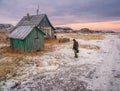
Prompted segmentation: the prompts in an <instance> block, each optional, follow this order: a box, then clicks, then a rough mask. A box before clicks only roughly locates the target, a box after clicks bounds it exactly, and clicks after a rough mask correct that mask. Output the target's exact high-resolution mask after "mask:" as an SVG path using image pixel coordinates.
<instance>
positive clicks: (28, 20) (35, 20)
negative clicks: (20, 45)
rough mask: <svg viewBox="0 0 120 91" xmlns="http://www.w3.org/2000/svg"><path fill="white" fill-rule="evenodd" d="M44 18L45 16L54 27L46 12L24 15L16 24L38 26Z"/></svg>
mask: <svg viewBox="0 0 120 91" xmlns="http://www.w3.org/2000/svg"><path fill="white" fill-rule="evenodd" d="M44 18H47V20H48V22H49V24H50V26H51V27H52V28H53V29H54V27H53V26H52V24H51V23H50V21H49V19H48V17H47V15H46V14H40V15H29V17H28V16H24V17H23V18H22V19H21V20H20V22H19V23H18V24H17V25H16V26H38V25H39V24H40V23H41V21H42V20H43V19H44Z"/></svg>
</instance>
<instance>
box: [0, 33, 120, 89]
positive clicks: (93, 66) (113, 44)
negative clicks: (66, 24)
mask: <svg viewBox="0 0 120 91" xmlns="http://www.w3.org/2000/svg"><path fill="white" fill-rule="evenodd" d="M63 36H64V35H63ZM71 40H72V38H71ZM77 41H78V42H79V44H80V45H81V44H89V45H97V46H99V47H100V49H99V50H96V49H92V50H89V49H84V48H79V50H80V52H79V54H78V55H79V57H78V58H74V52H73V50H72V41H71V42H70V43H66V44H63V45H61V46H58V48H57V49H56V50H55V51H53V52H47V53H44V55H43V56H40V57H39V56H35V57H30V56H27V57H26V60H30V59H32V60H37V61H39V62H41V64H40V65H42V66H36V65H26V67H25V68H24V70H22V71H23V72H26V73H27V74H26V75H23V77H22V76H21V78H19V80H18V78H17V79H15V78H13V79H10V80H7V81H6V82H4V81H3V82H1V83H0V86H1V87H0V88H1V90H2V89H4V90H5V91H120V38H118V37H117V36H116V35H110V34H108V35H106V38H105V39H104V40H82V39H77ZM21 73H22V72H21ZM30 74H32V75H31V76H30ZM23 78H24V79H23ZM1 90H0V91H1Z"/></svg>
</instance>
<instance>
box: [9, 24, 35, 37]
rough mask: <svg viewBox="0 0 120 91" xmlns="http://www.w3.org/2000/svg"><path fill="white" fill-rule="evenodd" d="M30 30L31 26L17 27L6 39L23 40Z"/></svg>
mask: <svg viewBox="0 0 120 91" xmlns="http://www.w3.org/2000/svg"><path fill="white" fill-rule="evenodd" d="M32 29H33V27H32V26H18V27H17V28H16V29H15V30H14V31H13V32H12V33H10V34H9V35H8V37H9V38H14V39H25V38H26V37H27V35H28V34H29V33H30V32H31V31H32Z"/></svg>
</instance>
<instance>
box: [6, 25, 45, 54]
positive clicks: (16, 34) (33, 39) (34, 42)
mask: <svg viewBox="0 0 120 91" xmlns="http://www.w3.org/2000/svg"><path fill="white" fill-rule="evenodd" d="M44 35H45V33H44V32H43V31H41V30H40V29H39V28H38V27H32V26H17V28H16V29H15V30H14V31H13V32H12V33H10V34H9V36H8V37H9V39H10V45H11V48H13V49H18V50H22V51H27V52H30V51H38V50H40V49H41V48H43V47H44Z"/></svg>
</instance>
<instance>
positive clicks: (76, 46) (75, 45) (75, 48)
mask: <svg viewBox="0 0 120 91" xmlns="http://www.w3.org/2000/svg"><path fill="white" fill-rule="evenodd" d="M78 47H79V45H78V42H77V41H74V43H73V49H74V50H78Z"/></svg>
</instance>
